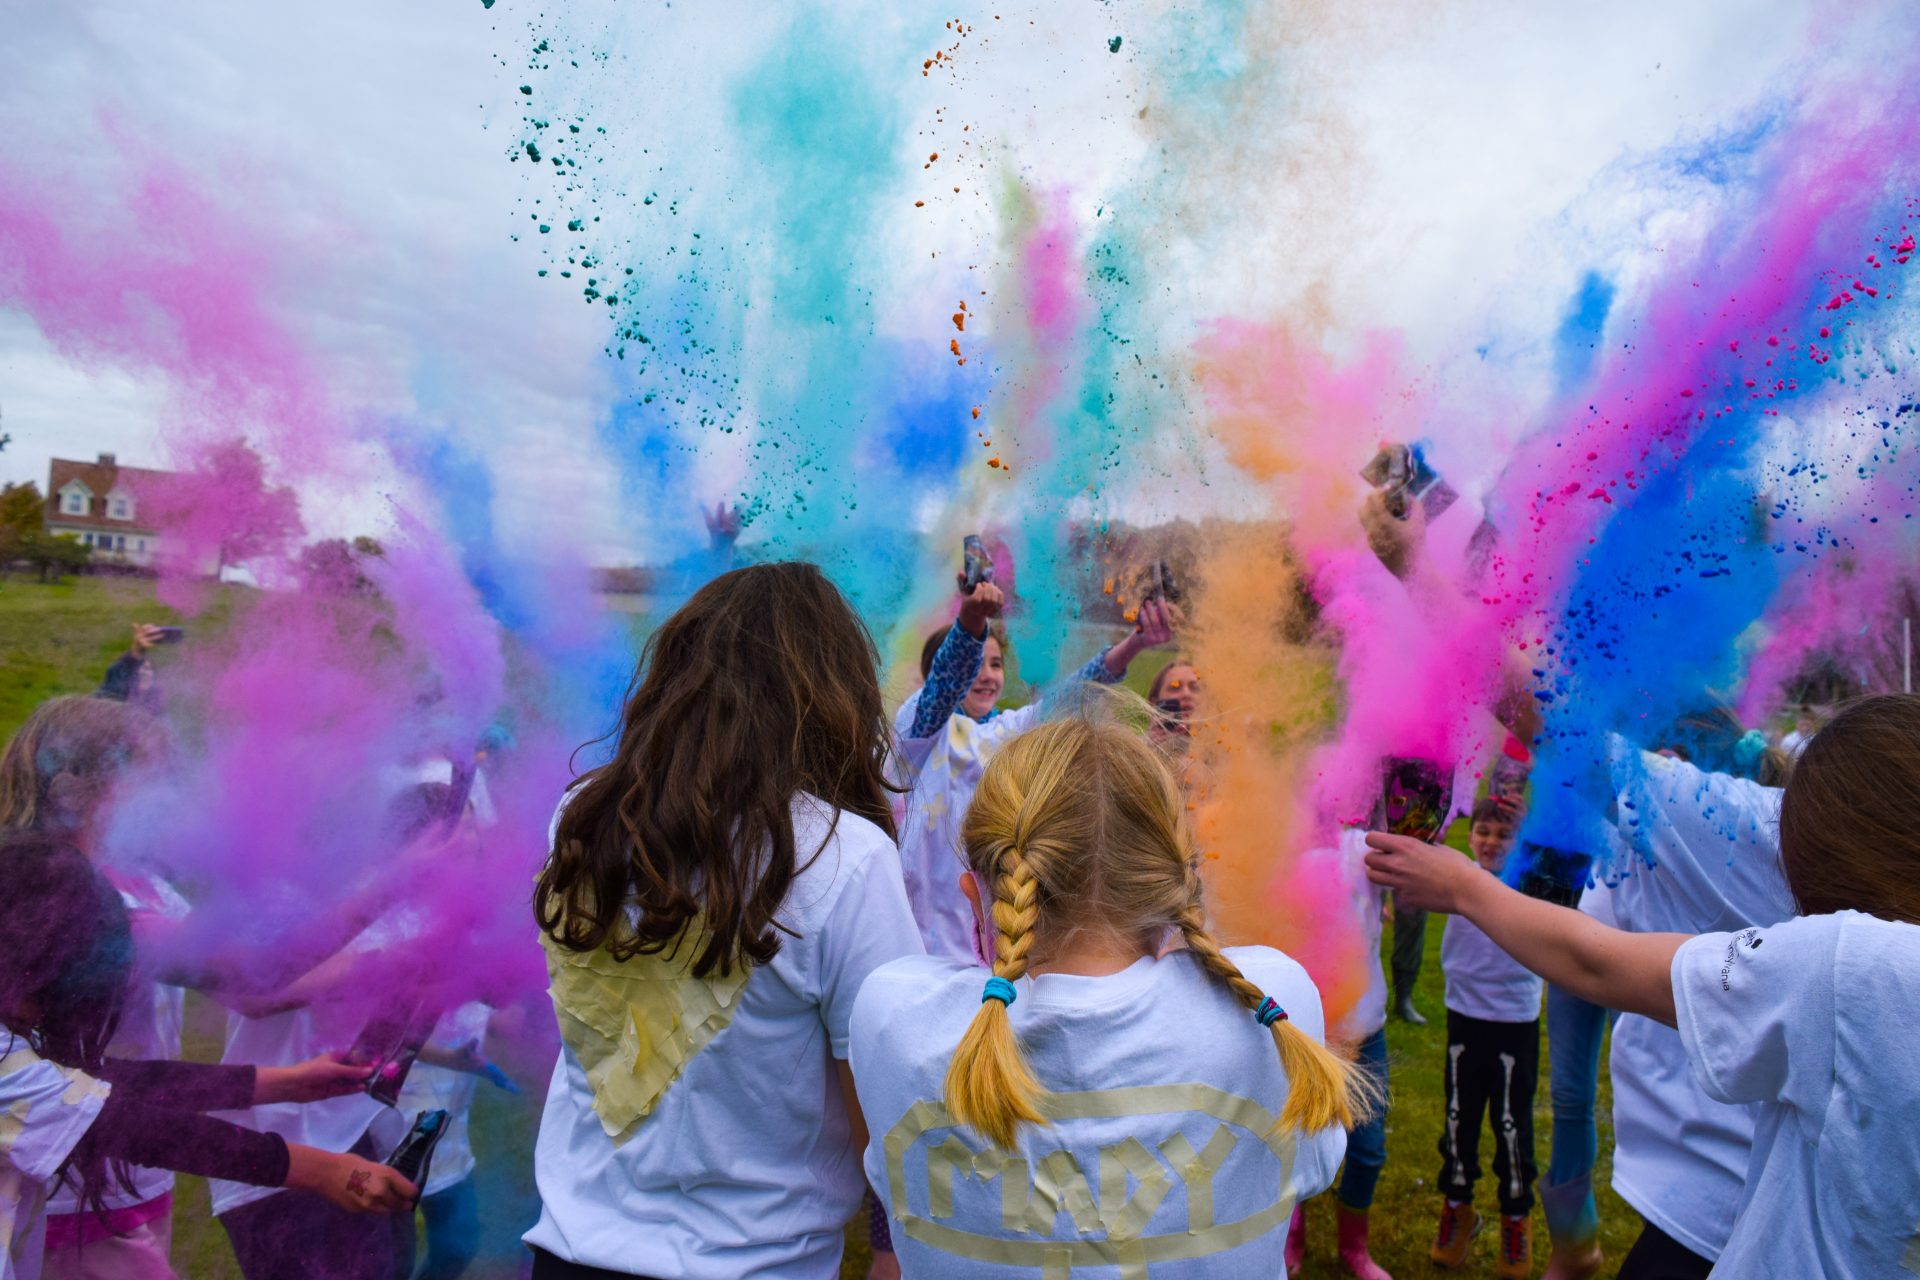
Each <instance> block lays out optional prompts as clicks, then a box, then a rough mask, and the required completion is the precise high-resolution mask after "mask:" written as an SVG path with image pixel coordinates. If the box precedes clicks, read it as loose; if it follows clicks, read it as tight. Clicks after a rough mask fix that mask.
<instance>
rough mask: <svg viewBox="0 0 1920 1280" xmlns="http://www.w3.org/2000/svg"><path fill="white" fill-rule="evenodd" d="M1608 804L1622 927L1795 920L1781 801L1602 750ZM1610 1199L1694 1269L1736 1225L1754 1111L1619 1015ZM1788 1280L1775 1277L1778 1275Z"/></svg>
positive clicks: (1653, 1025) (1680, 929)
mask: <svg viewBox="0 0 1920 1280" xmlns="http://www.w3.org/2000/svg"><path fill="white" fill-rule="evenodd" d="M1612 767H1613V777H1614V786H1615V789H1616V791H1617V792H1618V798H1617V800H1616V805H1617V815H1616V818H1615V822H1614V827H1613V830H1614V833H1615V835H1616V837H1617V839H1618V844H1617V845H1616V846H1615V847H1614V849H1613V850H1612V851H1611V853H1612V857H1611V858H1610V859H1608V860H1607V861H1608V863H1609V864H1610V865H1609V866H1608V867H1607V868H1606V873H1605V878H1606V881H1607V883H1608V885H1609V887H1610V890H1611V893H1610V903H1611V906H1612V909H1613V912H1614V916H1615V918H1616V919H1617V921H1618V923H1619V927H1620V928H1622V929H1628V930H1631V931H1632V932H1635V933H1705V932H1713V931H1721V930H1729V929H1740V928H1745V927H1747V926H1748V925H1756V924H1762V925H1764V924H1773V923H1775V922H1776V921H1779V920H1784V919H1787V918H1788V917H1790V916H1792V915H1793V914H1794V907H1793V895H1792V894H1791V893H1790V892H1789V891H1788V889H1787V882H1786V878H1785V876H1784V875H1783V874H1782V872H1781V870H1780V830H1779V821H1780V792H1779V791H1778V790H1776V789H1774V788H1771V787H1763V786H1761V785H1760V784H1758V783H1756V782H1749V781H1747V780H1746V779H1744V778H1736V777H1733V776H1732V775H1730V774H1724V773H1707V772H1704V771H1703V770H1700V769H1697V768H1695V767H1694V766H1693V765H1691V764H1688V763H1686V762H1685V761H1682V760H1674V759H1671V758H1669V757H1666V756H1660V755H1655V754H1653V753H1651V752H1643V751H1640V750H1639V749H1637V748H1635V747H1633V746H1632V745H1631V744H1629V743H1628V742H1627V741H1626V740H1625V739H1622V738H1614V739H1613V740H1612ZM1611 1063H1612V1076H1613V1127H1614V1143H1615V1146H1614V1155H1613V1187H1614V1190H1615V1191H1618V1192H1619V1193H1620V1197H1621V1199H1623V1200H1625V1201H1626V1202H1627V1203H1628V1204H1630V1205H1632V1206H1633V1207H1634V1209H1636V1210H1637V1211H1638V1212H1639V1213H1640V1214H1641V1216H1643V1217H1645V1218H1646V1219H1647V1220H1648V1221H1649V1222H1651V1223H1653V1224H1654V1225H1655V1226H1657V1227H1659V1228H1660V1229H1661V1230H1662V1231H1664V1232H1666V1233H1667V1234H1668V1235H1669V1236H1671V1237H1673V1239H1675V1240H1677V1241H1679V1242H1680V1243H1681V1244H1683V1245H1685V1246H1686V1247H1687V1248H1689V1249H1691V1250H1692V1251H1693V1252H1695V1253H1697V1254H1699V1255H1700V1256H1701V1257H1703V1258H1714V1257H1718V1256H1719V1253H1720V1249H1721V1247H1722V1246H1723V1245H1725V1243H1726V1240H1727V1233H1728V1231H1729V1230H1731V1228H1732V1225H1733V1215H1734V1210H1735V1208H1736V1207H1737V1206H1738V1205H1739V1203H1740V1197H1741V1194H1742V1192H1743V1190H1744V1187H1745V1184H1746V1174H1747V1160H1748V1156H1749V1154H1750V1153H1751V1151H1752V1149H1753V1132H1754V1126H1755V1124H1756V1123H1757V1122H1758V1120H1759V1113H1758V1110H1757V1109H1756V1108H1754V1107H1750V1106H1745V1107H1735V1106H1728V1105H1727V1104H1726V1103H1724V1102H1722V1101H1718V1100H1716V1099H1714V1098H1711V1097H1709V1096H1708V1095H1707V1094H1706V1093H1705V1092H1704V1091H1703V1090H1702V1089H1701V1088H1700V1085H1699V1083H1698V1082H1697V1081H1696V1080H1695V1079H1694V1078H1693V1076H1692V1074H1691V1073H1690V1072H1689V1071H1688V1069H1687V1055H1686V1052H1685V1050H1684V1048H1683V1047H1682V1046H1681V1043H1680V1037H1679V1034H1678V1033H1677V1032H1675V1031H1674V1030H1673V1028H1671V1027H1667V1026H1662V1025H1661V1024H1660V1023H1658V1022H1655V1021H1653V1020H1652V1019H1650V1018H1643V1017H1639V1016H1637V1015H1633V1014H1622V1015H1621V1017H1620V1019H1619V1021H1618V1022H1616V1023H1615V1024H1614V1028H1613V1050H1612V1057H1611ZM1783 1274H1784V1273H1783Z"/></svg>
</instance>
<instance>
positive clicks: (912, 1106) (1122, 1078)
mask: <svg viewBox="0 0 1920 1280" xmlns="http://www.w3.org/2000/svg"><path fill="white" fill-rule="evenodd" d="M1227 954H1228V955H1229V956H1230V957H1231V958H1232V959H1233V961H1234V963H1235V964H1237V965H1238V966H1239V967H1240V970H1241V972H1242V973H1244V974H1245V975H1246V976H1247V977H1248V978H1249V979H1250V980H1252V981H1253V982H1254V983H1255V984H1256V985H1257V986H1259V987H1260V988H1261V989H1262V990H1263V991H1265V992H1266V993H1267V994H1268V995H1270V996H1272V997H1273V998H1274V999H1275V1000H1276V1001H1278V1002H1279V1003H1280V1004H1281V1005H1282V1006H1283V1007H1284V1008H1285V1009H1286V1010H1287V1012H1288V1015H1289V1016H1290V1017H1291V1018H1292V1019H1293V1022H1294V1025H1295V1026H1297V1027H1298V1028H1299V1029H1300V1030H1302V1031H1304V1032H1306V1033H1307V1034H1308V1035H1310V1036H1312V1037H1313V1038H1314V1039H1316V1040H1320V1039H1323V1038H1324V1034H1325V1028H1324V1026H1323V1024H1322V1017H1321V1008H1320V996H1319V993H1318V992H1317V991H1316V990H1315V989H1314V986H1313V983H1312V981H1311V980H1310V979H1309V978H1308V977H1307V975H1306V971H1305V970H1303V969H1302V968H1301V967H1300V966H1299V965H1298V964H1296V963H1295V962H1294V961H1293V960H1291V959H1289V958H1288V957H1287V956H1285V955H1282V954H1281V953H1280V952H1278V951H1274V950H1271V949H1269V948H1266V947H1236V948H1232V949H1230V950H1229V951H1228V952H1227ZM984 982H985V978H984V976H983V974H982V972H981V970H980V969H978V968H975V967H971V966H967V965H962V964H958V963H956V962H954V961H951V960H947V959H943V958H940V957H935V956H928V957H925V958H919V959H913V960H901V961H897V962H895V963H893V964H890V965H887V966H886V967H885V968H883V969H881V970H880V971H879V972H877V973H875V974H874V975H873V977H872V978H870V979H869V980H868V981H867V985H866V987H865V988H864V989H863V990H862V991H861V993H860V999H859V1002H858V1003H857V1004H856V1006H855V1008H854V1015H853V1058H852V1062H853V1072H854V1080H855V1083H856V1084H857V1086H858V1088H859V1092H860V1107H861V1110H862V1111H863V1112H864V1113H865V1115H866V1118H867V1128H868V1132H869V1133H870V1134H871V1139H870V1141H869V1143H868V1146H867V1151H866V1172H867V1178H868V1180H869V1181H871V1182H872V1184H873V1186H874V1188H875V1190H876V1191H877V1192H878V1194H879V1196H880V1198H881V1200H882V1201H883V1202H884V1204H885V1205H886V1208H887V1213H888V1215H889V1217H890V1218H891V1219H892V1222H893V1242H894V1247H895V1248H896V1249H897V1250H898V1251H899V1254H900V1265H901V1269H902V1270H903V1271H904V1272H905V1273H906V1274H907V1275H910V1276H914V1277H930V1278H932V1280H946V1278H949V1277H952V1278H956V1280H957V1278H960V1277H967V1278H971V1277H986V1276H993V1277H1015V1276H1027V1277H1039V1276H1042V1275H1056V1274H1057V1275H1067V1274H1072V1275H1082V1274H1084V1275H1088V1276H1112V1275H1115V1274H1116V1272H1115V1271H1114V1270H1113V1268H1116V1267H1119V1268H1122V1269H1121V1270H1119V1271H1118V1272H1117V1274H1119V1275H1122V1276H1125V1275H1145V1274H1151V1275H1153V1276H1154V1277H1156V1280H1180V1278H1181V1277H1195V1278H1197V1277H1207V1278H1208V1280H1236V1278H1238V1277H1246V1278H1247V1280H1274V1278H1275V1277H1280V1276H1284V1275H1285V1274H1286V1263H1285V1260H1284V1257H1283V1254H1284V1249H1285V1240H1286V1232H1287V1223H1288V1220H1289V1218H1290V1217H1291V1215H1292V1213H1293V1207H1294V1204H1295V1203H1296V1202H1297V1201H1298V1200H1299V1199H1301V1198H1304V1197H1306V1196H1310V1195H1313V1194H1314V1193H1316V1192H1318V1191H1320V1190H1322V1189H1324V1188H1325V1187H1327V1186H1328V1185H1330V1184H1331V1183H1332V1181H1333V1175H1334V1172H1335V1170H1336V1169H1338V1167H1339V1165H1340V1160H1341V1158H1342V1156H1344V1155H1345V1153H1346V1135H1345V1133H1344V1132H1342V1131H1341V1130H1340V1129H1338V1128H1334V1129H1329V1130H1326V1131H1324V1132H1321V1133H1316V1134H1301V1133H1298V1132H1291V1131H1283V1132H1280V1133H1275V1132H1274V1128H1275V1123H1276V1120H1277V1118H1278V1116H1279V1114H1280V1112H1281V1110H1282V1108H1283V1107H1284V1106H1285V1103H1286V1099H1287V1091H1288V1088H1289V1083H1288V1080H1287V1075H1286V1072H1285V1071H1284V1070H1283V1069H1282V1068H1281V1066H1280V1058H1279V1054H1278V1053H1277V1052H1276V1051H1275V1048H1274V1042H1273V1036H1272V1034H1271V1033H1270V1032H1268V1031H1267V1030H1266V1029H1265V1028H1263V1027H1262V1026H1260V1024H1259V1023H1258V1022H1257V1021H1256V1020H1255V1019H1254V1017H1253V1015H1252V1014H1251V1013H1249V1012H1248V1010H1247V1009H1246V1007H1245V1006H1243V1005H1242V1004H1240V1003H1239V1002H1238V1001H1237V1000H1235V999H1234V998H1233V996H1232V995H1231V994H1230V993H1229V992H1228V991H1227V990H1226V988H1225V987H1224V986H1222V985H1221V984H1220V983H1219V982H1218V981H1216V980H1215V979H1214V978H1212V977H1211V976H1210V975H1208V974H1207V972H1206V971H1205V970H1204V969H1202V968H1201V967H1200V964H1199V962H1198V961H1197V960H1195V959H1194V957H1193V956H1192V955H1191V954H1190V953H1188V952H1186V951H1185V950H1175V951H1172V952H1169V953H1167V954H1166V955H1165V956H1162V957H1160V958H1158V959H1155V958H1153V957H1151V956H1146V957H1142V958H1141V959H1139V960H1137V961H1135V962H1134V963H1133V964H1132V965H1131V966H1129V967H1128V968H1126V969H1124V970H1122V971H1121V972H1119V973H1115V974H1109V975H1106V976H1101V977H1087V976H1079V975H1073V974H1063V973H1045V974H1041V975H1039V976H1037V977H1031V978H1023V979H1021V980H1020V981H1019V982H1018V983H1016V984H1015V986H1016V988H1017V990H1018V995H1017V997H1016V999H1015V1001H1014V1003H1013V1005H1012V1006H1011V1008H1010V1009H1009V1010H1008V1016H1009V1017H1010V1018H1011V1019H1012V1022H1013V1027H1014V1030H1015V1033H1016V1034H1017V1035H1018V1036H1019V1039H1020V1044H1021V1048H1022V1050H1023V1052H1024V1053H1025V1055H1026V1060H1027V1063H1028V1066H1029V1067H1030V1068H1031V1069H1032V1071H1033V1073H1034V1075H1035V1077H1036V1078H1037V1079H1038V1080H1039V1082H1040V1084H1041V1086H1042V1087H1043V1088H1045V1089H1046V1090H1047V1091H1048V1094H1049V1096H1048V1099H1047V1101H1046V1102H1045V1103H1044V1104H1043V1109H1044V1110H1045V1111H1046V1113H1047V1114H1048V1116H1049V1117H1050V1123H1048V1124H1045V1125H1033V1126H1026V1127H1023V1128H1022V1129H1021V1130H1020V1132H1019V1135H1018V1137H1017V1139H1016V1141H1015V1146H1014V1149H1013V1150H1011V1151H1002V1150H1001V1149H999V1148H997V1147H995V1146H994V1145H993V1144H991V1143H989V1142H988V1141H987V1140H985V1139H984V1138H982V1137H981V1136H980V1135H979V1134H977V1133H975V1132H973V1131H972V1130H970V1129H967V1128H964V1127H961V1126H958V1125H956V1124H955V1123H954V1121H953V1119H952V1118H951V1116H950V1115H949V1114H948V1112H947V1109H946V1106H945V1103H944V1101H943V1099H944V1097H945V1082H946V1075H947V1068H948V1065H949V1064H950V1063H951V1062H952V1059H953V1054H954V1050H955V1048H956V1047H957V1046H958V1045H959V1043H960V1038H961V1037H962V1036H963V1035H964V1034H965V1033H966V1030H967V1027H968V1025H969V1024H970V1023H971V1022H972V1020H973V1017H974V1015H975V1013H976V1012H977V1011H978V1010H979V1008H980V996H981V990H982V986H983V984H984ZM1147 1267H1150V1268H1151V1270H1150V1272H1149V1271H1148V1270H1145V1269H1136V1268H1147Z"/></svg>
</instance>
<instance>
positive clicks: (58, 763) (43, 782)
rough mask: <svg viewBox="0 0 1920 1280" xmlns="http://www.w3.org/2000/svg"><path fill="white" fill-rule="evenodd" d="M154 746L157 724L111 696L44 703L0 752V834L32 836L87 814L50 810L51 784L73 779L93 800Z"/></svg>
mask: <svg viewBox="0 0 1920 1280" xmlns="http://www.w3.org/2000/svg"><path fill="white" fill-rule="evenodd" d="M158 744H159V729H158V726H157V725H156V724H155V723H154V720H153V718H152V717H151V716H150V715H148V714H147V713H146V712H144V711H142V710H140V709H139V708H138V707H134V706H130V705H128V704H127V703H124V702H117V701H115V700H113V699H111V698H83V697H76V696H73V695H66V696H63V697H58V698H48V699H47V700H46V701H45V702H43V703H41V704H40V705H39V706H37V707H35V708H34V709H33V714H31V715H29V716H28V717H27V718H26V720H25V721H23V722H22V723H21V725H20V727H19V728H18V729H15V730H14V731H13V737H12V738H11V739H9V740H8V742H7V749H6V751H5V752H4V753H0V830H5V831H40V830H47V829H49V828H50V827H52V826H55V825H58V824H59V823H61V822H66V823H75V822H79V821H84V820H85V819H86V818H87V817H88V816H89V815H86V814H61V813H59V812H58V809H59V803H58V800H57V798H56V796H55V794H54V792H55V789H56V782H57V781H58V780H59V779H61V778H62V777H65V778H68V779H72V780H75V781H78V782H81V783H83V784H85V786H86V788H87V790H89V791H90V792H94V793H95V796H96V798H97V795H98V793H99V792H100V791H101V790H102V789H104V788H105V787H106V786H107V785H109V784H110V783H111V782H112V779H113V778H114V777H115V776H116V775H117V774H118V773H119V772H120V771H121V770H122V769H124V768H126V767H127V766H128V765H130V764H132V763H134V762H135V761H137V760H139V759H141V758H143V757H145V756H146V755H148V754H150V753H151V752H153V751H154V750H156V749H157V747H158Z"/></svg>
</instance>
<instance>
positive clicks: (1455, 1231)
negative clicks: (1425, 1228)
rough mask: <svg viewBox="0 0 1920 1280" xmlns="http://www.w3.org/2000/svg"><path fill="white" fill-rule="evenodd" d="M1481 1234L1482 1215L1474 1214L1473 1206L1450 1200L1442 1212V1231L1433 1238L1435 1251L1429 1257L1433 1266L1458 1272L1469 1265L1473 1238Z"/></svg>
mask: <svg viewBox="0 0 1920 1280" xmlns="http://www.w3.org/2000/svg"><path fill="white" fill-rule="evenodd" d="M1479 1234H1480V1215H1479V1214H1478V1213H1476V1212H1474V1208H1473V1206H1472V1205H1470V1204H1455V1203H1454V1202H1453V1201H1451V1200H1449V1201H1447V1203H1446V1205H1445V1207H1444V1208H1442V1209H1441V1210H1440V1230H1439V1232H1438V1233H1437V1234H1436V1235H1435V1236H1434V1237H1433V1249H1432V1251H1431V1252H1430V1253H1429V1254H1428V1256H1429V1257H1431V1258H1432V1259H1433V1265H1434V1266H1436V1267H1439V1268H1440V1269H1442V1270H1443V1271H1458V1270H1459V1269H1460V1268H1461V1267H1464V1266H1466V1265H1467V1255H1468V1254H1469V1253H1470V1252H1472V1250H1473V1238H1474V1237H1475V1236H1477V1235H1479Z"/></svg>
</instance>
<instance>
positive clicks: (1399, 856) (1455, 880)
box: [1367, 831, 1485, 914]
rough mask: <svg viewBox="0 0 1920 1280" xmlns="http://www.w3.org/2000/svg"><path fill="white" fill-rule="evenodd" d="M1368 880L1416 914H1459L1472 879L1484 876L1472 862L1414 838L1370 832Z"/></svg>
mask: <svg viewBox="0 0 1920 1280" xmlns="http://www.w3.org/2000/svg"><path fill="white" fill-rule="evenodd" d="M1367 844H1368V845H1369V846H1370V849H1369V851H1368V853H1367V879H1369V880H1371V881H1373V882H1374V883H1375V884H1377V885H1382V886H1384V887H1386V888H1388V889H1391V890H1393V896H1394V900H1395V901H1396V902H1397V903H1399V904H1401V905H1404V906H1407V907H1410V908H1412V909H1414V910H1417V911H1445V912H1449V913H1455V914H1457V913H1458V910H1459V903H1460V892H1461V889H1462V888H1463V887H1465V885H1466V884H1467V883H1469V882H1468V881H1467V880H1466V879H1465V878H1466V877H1469V876H1479V875H1484V874H1485V873H1484V872H1482V871H1481V870H1480V868H1479V866H1478V865H1477V864H1476V863H1474V862H1473V861H1472V860H1471V859H1468V858H1463V857H1461V856H1460V855H1459V854H1458V853H1455V852H1454V851H1453V850H1452V849H1444V848H1441V847H1440V846H1439V845H1431V844H1427V843H1426V842H1425V841H1421V840H1415V839H1414V838H1413V837H1412V836H1396V835H1393V834H1391V833H1389V832H1386V831H1369V832H1367Z"/></svg>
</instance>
